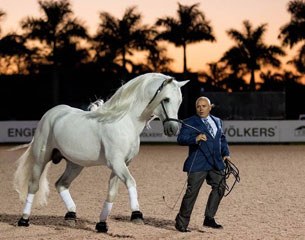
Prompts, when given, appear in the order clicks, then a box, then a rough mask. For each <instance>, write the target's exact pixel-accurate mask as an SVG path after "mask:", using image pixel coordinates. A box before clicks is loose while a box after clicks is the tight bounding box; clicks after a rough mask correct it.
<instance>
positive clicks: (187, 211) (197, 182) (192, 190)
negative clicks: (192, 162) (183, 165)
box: [176, 170, 225, 228]
mask: <svg viewBox="0 0 305 240" xmlns="http://www.w3.org/2000/svg"><path fill="white" fill-rule="evenodd" d="M204 180H206V181H207V184H208V185H210V186H211V188H212V190H211V192H210V195H209V198H208V201H207V204H206V209H205V214H204V216H206V217H210V218H214V216H215V214H216V212H217V209H218V206H219V204H220V201H221V199H222V198H223V195H224V192H225V185H224V183H225V182H223V181H225V177H224V172H223V171H216V170H209V171H203V172H193V173H189V175H188V178H187V189H186V191H185V194H184V197H183V199H182V202H181V207H180V210H179V213H178V214H177V217H176V223H177V224H178V225H180V226H183V227H185V228H186V227H187V226H188V224H189V222H190V218H191V214H192V211H193V208H194V205H195V202H196V199H197V196H198V194H199V191H200V188H201V186H202V184H203V182H204Z"/></svg>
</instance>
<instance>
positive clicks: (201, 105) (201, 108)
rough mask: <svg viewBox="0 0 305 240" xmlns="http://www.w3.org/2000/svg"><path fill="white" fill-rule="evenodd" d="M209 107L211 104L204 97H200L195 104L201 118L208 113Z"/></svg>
mask: <svg viewBox="0 0 305 240" xmlns="http://www.w3.org/2000/svg"><path fill="white" fill-rule="evenodd" d="M211 109H212V107H211V105H210V104H209V102H208V101H207V100H205V99H200V100H199V101H198V102H197V104H196V112H197V115H198V116H199V117H201V118H206V117H207V116H208V115H209V113H210V111H211Z"/></svg>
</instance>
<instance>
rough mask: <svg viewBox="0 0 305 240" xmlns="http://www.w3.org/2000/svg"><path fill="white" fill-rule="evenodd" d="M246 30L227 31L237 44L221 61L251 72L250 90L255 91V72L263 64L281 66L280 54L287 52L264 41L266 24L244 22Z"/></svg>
mask: <svg viewBox="0 0 305 240" xmlns="http://www.w3.org/2000/svg"><path fill="white" fill-rule="evenodd" d="M243 26H244V31H243V32H240V31H238V30H235V29H230V30H228V31H227V33H228V35H229V36H230V37H231V38H232V39H233V40H234V41H235V42H236V46H233V47H232V48H230V49H229V50H228V51H227V52H225V53H224V56H223V57H222V58H221V61H223V62H225V63H227V64H228V65H229V66H231V68H232V69H233V70H234V71H245V72H248V73H250V76H251V77H250V90H251V91H255V89H256V81H255V72H256V71H258V70H260V69H261V67H262V66H267V65H271V66H273V67H280V66H281V61H280V60H279V59H278V57H279V56H284V55H285V52H284V51H283V50H282V49H281V48H280V47H277V46H275V45H267V44H265V43H264V42H263V35H264V33H265V32H266V27H267V25H266V24H262V25H260V26H258V27H257V28H253V26H252V24H251V23H250V22H249V21H247V20H246V21H244V22H243Z"/></svg>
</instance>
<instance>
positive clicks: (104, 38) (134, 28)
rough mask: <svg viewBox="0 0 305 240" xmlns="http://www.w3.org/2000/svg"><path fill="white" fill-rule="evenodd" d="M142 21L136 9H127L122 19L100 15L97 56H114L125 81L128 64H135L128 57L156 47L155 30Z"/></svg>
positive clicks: (106, 13) (114, 60)
mask: <svg viewBox="0 0 305 240" xmlns="http://www.w3.org/2000/svg"><path fill="white" fill-rule="evenodd" d="M141 20H142V15H141V14H140V13H138V12H136V7H129V8H127V9H126V11H125V13H124V15H123V17H122V18H121V19H118V18H116V17H114V16H112V15H111V14H110V13H108V12H101V13H100V21H101V22H100V24H99V28H98V31H97V34H96V36H95V38H94V40H95V42H96V51H97V56H98V57H99V56H108V57H109V56H112V59H113V62H116V63H119V64H121V67H122V77H123V81H124V80H125V79H124V78H126V73H127V72H128V70H127V64H128V63H129V64H130V65H132V64H133V62H132V61H131V60H130V59H128V55H130V56H132V55H133V51H143V50H148V49H149V48H151V47H152V46H155V41H154V35H155V31H154V29H153V28H151V27H148V26H147V25H142V24H141Z"/></svg>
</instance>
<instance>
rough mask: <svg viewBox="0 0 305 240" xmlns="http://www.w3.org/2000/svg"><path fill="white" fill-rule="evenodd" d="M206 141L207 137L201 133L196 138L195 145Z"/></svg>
mask: <svg viewBox="0 0 305 240" xmlns="http://www.w3.org/2000/svg"><path fill="white" fill-rule="evenodd" d="M206 140H207V136H206V135H205V134H203V133H200V134H199V135H198V136H197V137H196V143H198V142H199V141H206Z"/></svg>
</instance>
